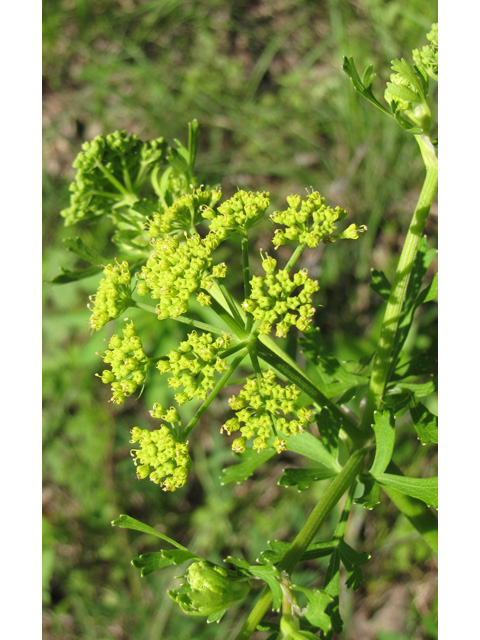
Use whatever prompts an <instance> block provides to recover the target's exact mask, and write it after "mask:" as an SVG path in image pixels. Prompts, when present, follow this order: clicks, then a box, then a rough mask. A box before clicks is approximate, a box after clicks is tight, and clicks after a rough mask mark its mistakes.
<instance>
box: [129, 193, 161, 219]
mask: <svg viewBox="0 0 480 640" xmlns="http://www.w3.org/2000/svg"><path fill="white" fill-rule="evenodd" d="M131 208H132V209H133V211H136V212H137V213H139V214H140V215H141V216H143V217H144V218H147V217H150V216H152V215H153V214H154V213H158V212H159V210H160V209H161V208H162V205H161V204H160V203H159V202H158V201H155V200H150V198H142V199H141V200H138V201H137V202H135V204H133V205H132V207H131Z"/></svg>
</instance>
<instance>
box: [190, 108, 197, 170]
mask: <svg viewBox="0 0 480 640" xmlns="http://www.w3.org/2000/svg"><path fill="white" fill-rule="evenodd" d="M199 138H200V125H199V124H198V120H192V122H189V123H188V163H189V165H190V169H191V170H192V171H193V168H194V166H195V160H196V157H197V149H198V141H199Z"/></svg>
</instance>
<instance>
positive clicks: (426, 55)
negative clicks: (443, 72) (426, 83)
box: [413, 24, 438, 80]
mask: <svg viewBox="0 0 480 640" xmlns="http://www.w3.org/2000/svg"><path fill="white" fill-rule="evenodd" d="M427 40H429V41H430V44H429V45H426V46H425V47H422V48H421V49H415V50H414V51H413V61H414V63H415V64H416V65H417V67H418V68H419V69H420V70H423V71H425V73H426V74H427V75H429V76H430V77H431V78H433V79H434V80H438V24H433V25H432V29H431V31H430V33H427Z"/></svg>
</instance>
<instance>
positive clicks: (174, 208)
mask: <svg viewBox="0 0 480 640" xmlns="http://www.w3.org/2000/svg"><path fill="white" fill-rule="evenodd" d="M221 197H222V192H221V191H218V190H215V189H214V190H212V191H204V190H202V188H199V189H195V191H194V192H193V193H188V194H186V195H183V196H181V197H180V198H178V200H175V202H174V203H173V204H172V205H171V206H170V207H167V208H165V209H164V210H163V211H162V212H161V213H155V214H154V215H153V218H152V220H150V221H149V223H148V235H149V236H150V238H159V237H162V236H163V235H165V234H167V233H171V232H172V231H191V230H192V229H194V228H195V225H196V224H197V223H198V222H199V221H200V220H201V218H202V215H201V213H200V211H201V210H202V209H204V208H205V207H213V206H215V205H216V204H217V202H218V201H219V200H220V198H221Z"/></svg>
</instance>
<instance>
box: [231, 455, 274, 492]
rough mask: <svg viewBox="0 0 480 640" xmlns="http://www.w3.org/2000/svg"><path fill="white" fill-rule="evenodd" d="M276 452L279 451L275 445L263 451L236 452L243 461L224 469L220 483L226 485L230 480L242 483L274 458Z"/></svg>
mask: <svg viewBox="0 0 480 640" xmlns="http://www.w3.org/2000/svg"><path fill="white" fill-rule="evenodd" d="M276 454H277V452H276V451H275V449H273V447H272V448H269V449H265V451H262V452H261V453H257V451H254V450H253V449H248V450H247V451H245V453H241V454H236V457H237V458H240V459H241V460H242V462H240V464H233V465H231V466H230V467H227V468H226V469H223V470H222V475H221V476H220V481H221V482H220V484H222V485H224V484H228V483H229V482H236V483H237V484H240V483H241V482H243V481H244V480H246V479H247V478H249V477H250V476H251V475H252V474H253V473H254V471H256V469H258V467H260V466H261V465H262V464H264V462H267V460H270V458H273V456H274V455H276Z"/></svg>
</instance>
